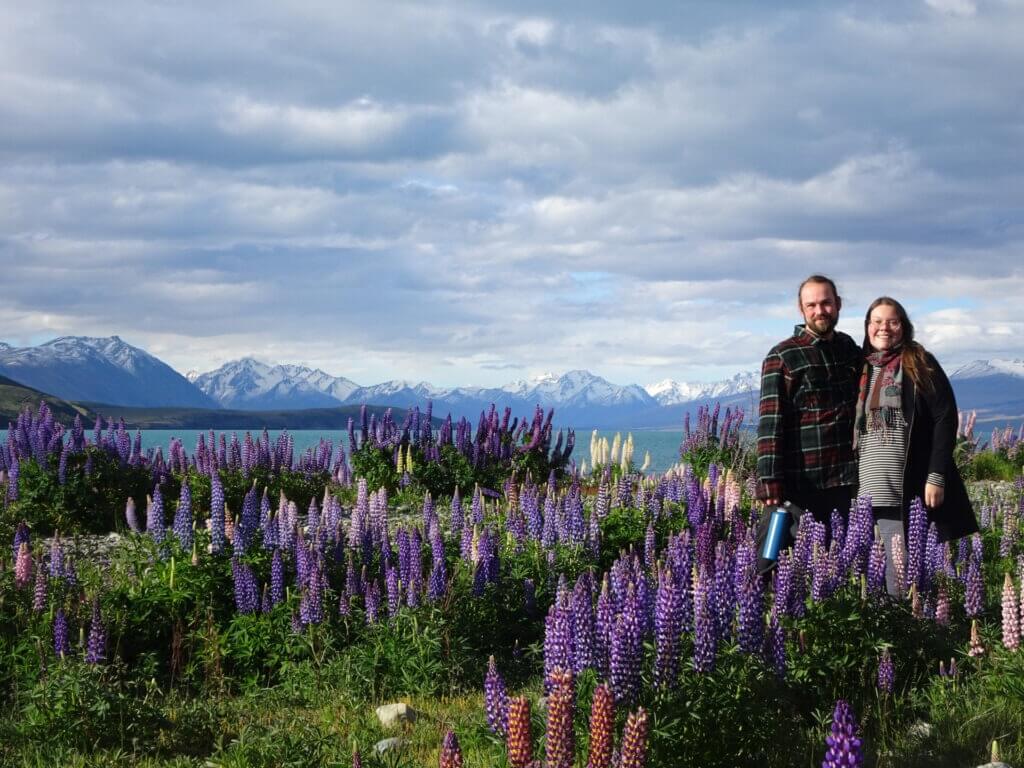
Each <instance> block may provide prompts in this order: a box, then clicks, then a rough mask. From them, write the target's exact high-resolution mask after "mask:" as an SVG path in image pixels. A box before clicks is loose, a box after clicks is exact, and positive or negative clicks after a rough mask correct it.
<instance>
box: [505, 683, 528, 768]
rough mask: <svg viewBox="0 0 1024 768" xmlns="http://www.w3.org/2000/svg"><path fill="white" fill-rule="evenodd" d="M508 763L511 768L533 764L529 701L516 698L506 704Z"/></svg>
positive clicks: (520, 767) (521, 697)
mask: <svg viewBox="0 0 1024 768" xmlns="http://www.w3.org/2000/svg"><path fill="white" fill-rule="evenodd" d="M506 743H507V745H508V762H509V765H511V766H512V768H527V766H529V765H530V763H532V762H533V738H532V736H531V734H530V700H529V699H527V698H526V697H525V696H516V697H514V698H512V699H510V700H509V703H508V739H507V741H506Z"/></svg>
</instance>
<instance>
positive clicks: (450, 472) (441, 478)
mask: <svg viewBox="0 0 1024 768" xmlns="http://www.w3.org/2000/svg"><path fill="white" fill-rule="evenodd" d="M416 453H417V452H416V451H414V452H413V467H412V477H413V480H414V481H415V482H416V483H418V484H419V485H420V486H422V487H423V488H424V489H426V490H428V491H430V494H431V496H433V497H434V498H435V499H437V498H440V497H442V496H451V495H452V494H453V493H454V492H455V489H456V488H458V489H459V492H460V493H461V494H463V495H466V494H468V493H470V492H472V490H473V487H474V484H475V483H477V482H479V480H478V478H477V476H476V475H475V474H474V473H473V468H472V467H471V466H470V464H469V459H467V458H466V457H465V456H463V455H462V454H461V453H459V451H458V449H457V448H456V447H455V446H454V445H442V446H441V449H440V451H439V453H440V459H439V460H438V461H423V459H422V454H421V455H420V456H419V457H417V456H416ZM417 458H419V460H418V461H417Z"/></svg>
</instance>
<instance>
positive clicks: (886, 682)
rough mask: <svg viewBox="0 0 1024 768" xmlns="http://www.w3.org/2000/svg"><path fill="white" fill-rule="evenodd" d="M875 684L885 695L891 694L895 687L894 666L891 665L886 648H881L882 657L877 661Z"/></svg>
mask: <svg viewBox="0 0 1024 768" xmlns="http://www.w3.org/2000/svg"><path fill="white" fill-rule="evenodd" d="M876 685H877V686H878V690H879V691H881V692H882V693H884V694H887V695H892V692H893V690H894V689H895V687H896V668H895V667H894V666H893V663H892V656H891V655H890V654H889V649H888V648H885V649H883V651H882V657H881V658H880V659H879V661H878V675H877V678H876Z"/></svg>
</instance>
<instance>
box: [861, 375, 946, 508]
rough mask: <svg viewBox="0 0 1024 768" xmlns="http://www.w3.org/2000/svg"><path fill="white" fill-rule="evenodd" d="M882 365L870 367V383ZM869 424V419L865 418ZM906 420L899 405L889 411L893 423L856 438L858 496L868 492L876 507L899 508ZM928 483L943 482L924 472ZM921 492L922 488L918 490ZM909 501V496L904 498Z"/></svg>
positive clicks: (901, 490) (904, 452) (901, 495)
mask: <svg viewBox="0 0 1024 768" xmlns="http://www.w3.org/2000/svg"><path fill="white" fill-rule="evenodd" d="M881 371H882V369H881V367H880V366H877V365H876V366H872V367H871V381H870V382H869V385H868V386H869V389H870V385H871V384H873V383H874V381H875V379H876V378H878V376H879V374H880V373H881ZM868 423H869V424H870V419H868ZM907 427H908V425H907V420H906V419H905V418H904V416H903V410H902V409H896V410H895V411H894V413H893V425H892V426H891V427H888V428H886V429H884V430H883V429H868V430H867V431H866V432H864V433H863V434H862V435H861V436H860V440H859V441H858V452H859V454H860V455H859V461H858V465H857V469H858V474H859V477H860V488H859V489H858V493H859V494H860V495H861V496H870V497H871V503H872V504H873V505H874V506H876V507H898V508H900V509H902V508H903V470H904V467H905V465H906V459H907V438H908V435H907ZM927 482H929V483H933V484H935V485H942V484H943V477H942V475H941V474H939V473H937V472H932V473H930V474H929V475H928V481H927ZM920 493H922V494H923V493H924V489H923V488H922V489H921V490H920ZM908 501H909V500H908Z"/></svg>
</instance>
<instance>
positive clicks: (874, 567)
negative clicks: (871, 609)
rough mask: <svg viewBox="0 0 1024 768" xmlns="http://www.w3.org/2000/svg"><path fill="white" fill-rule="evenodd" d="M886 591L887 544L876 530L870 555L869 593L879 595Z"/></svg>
mask: <svg viewBox="0 0 1024 768" xmlns="http://www.w3.org/2000/svg"><path fill="white" fill-rule="evenodd" d="M884 591H885V542H884V541H882V537H881V535H880V534H879V532H878V529H877V527H876V529H875V538H874V541H872V543H871V553H870V554H869V555H868V592H870V593H871V594H872V595H878V594H881V593H882V592H884Z"/></svg>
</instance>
